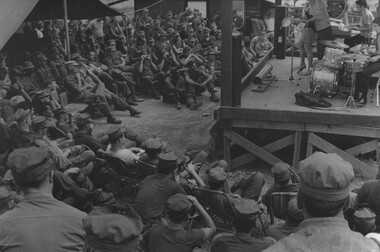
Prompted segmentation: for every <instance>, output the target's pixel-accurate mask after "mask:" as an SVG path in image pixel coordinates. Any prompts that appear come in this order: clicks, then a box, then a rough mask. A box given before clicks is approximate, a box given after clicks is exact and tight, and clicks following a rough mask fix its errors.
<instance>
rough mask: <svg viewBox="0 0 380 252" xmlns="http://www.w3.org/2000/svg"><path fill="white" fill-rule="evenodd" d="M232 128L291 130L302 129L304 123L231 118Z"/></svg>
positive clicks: (303, 128)
mask: <svg viewBox="0 0 380 252" xmlns="http://www.w3.org/2000/svg"><path fill="white" fill-rule="evenodd" d="M231 126H232V127H233V128H248V129H274V130H291V131H304V130H305V125H304V124H303V123H291V122H268V121H257V120H254V121H253V120H250V121H247V120H233V121H232V125H231Z"/></svg>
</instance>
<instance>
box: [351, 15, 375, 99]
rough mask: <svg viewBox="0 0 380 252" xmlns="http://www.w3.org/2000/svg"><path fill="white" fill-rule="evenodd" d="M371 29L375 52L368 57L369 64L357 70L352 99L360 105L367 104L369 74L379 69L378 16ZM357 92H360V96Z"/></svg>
mask: <svg viewBox="0 0 380 252" xmlns="http://www.w3.org/2000/svg"><path fill="white" fill-rule="evenodd" d="M373 29H374V30H375V32H376V34H377V39H376V52H375V53H374V55H373V56H372V57H371V58H370V59H369V65H368V66H366V67H365V68H364V69H363V71H362V72H359V73H358V74H357V79H356V88H355V94H354V99H356V100H357V101H358V103H359V104H362V105H365V104H367V94H368V88H369V84H370V80H371V75H372V74H374V73H376V72H379V71H380V17H377V18H375V20H374V21H373ZM359 92H360V93H361V96H360V97H359Z"/></svg>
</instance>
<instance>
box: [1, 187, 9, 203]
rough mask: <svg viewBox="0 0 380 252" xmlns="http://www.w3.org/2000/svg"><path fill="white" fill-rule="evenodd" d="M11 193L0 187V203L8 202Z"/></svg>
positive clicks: (6, 188)
mask: <svg viewBox="0 0 380 252" xmlns="http://www.w3.org/2000/svg"><path fill="white" fill-rule="evenodd" d="M11 196H12V194H11V191H10V190H9V189H8V187H6V186H1V187H0V203H2V202H8V201H9V200H10V199H11Z"/></svg>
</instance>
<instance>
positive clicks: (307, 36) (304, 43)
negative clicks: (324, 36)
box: [296, 0, 317, 75]
mask: <svg viewBox="0 0 380 252" xmlns="http://www.w3.org/2000/svg"><path fill="white" fill-rule="evenodd" d="M312 1H313V0H308V1H307V2H306V4H305V6H304V8H303V10H302V19H303V22H304V23H306V25H305V27H304V28H303V34H302V37H301V39H300V40H299V42H298V43H297V44H296V46H297V47H298V48H299V50H300V57H301V61H300V68H299V70H298V71H297V73H299V74H301V75H308V74H310V73H311V68H312V64H313V52H312V51H311V45H312V44H313V43H314V42H315V41H316V39H317V33H316V31H315V24H314V22H310V21H309V20H310V19H311V18H312V16H311V15H310V7H311V2H312ZM305 56H306V57H307V64H308V65H307V68H306V64H305Z"/></svg>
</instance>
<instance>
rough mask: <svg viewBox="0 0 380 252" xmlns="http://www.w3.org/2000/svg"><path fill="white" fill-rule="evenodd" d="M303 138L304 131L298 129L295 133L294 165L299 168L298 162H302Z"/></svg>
mask: <svg viewBox="0 0 380 252" xmlns="http://www.w3.org/2000/svg"><path fill="white" fill-rule="evenodd" d="M301 140H302V132H301V131H297V132H296V133H295V134H294V151H293V167H296V168H298V163H299V162H300V153H301Z"/></svg>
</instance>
